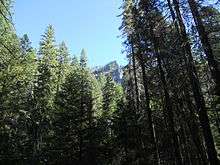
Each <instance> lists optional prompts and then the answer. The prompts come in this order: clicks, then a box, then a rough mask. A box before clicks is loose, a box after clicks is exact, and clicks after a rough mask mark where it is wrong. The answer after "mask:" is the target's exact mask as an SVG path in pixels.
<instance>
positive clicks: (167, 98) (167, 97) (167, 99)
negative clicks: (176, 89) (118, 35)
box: [152, 30, 183, 165]
mask: <svg viewBox="0 0 220 165" xmlns="http://www.w3.org/2000/svg"><path fill="white" fill-rule="evenodd" d="M153 33H154V32H153V30H152V40H153V45H154V49H155V54H156V57H157V63H158V67H159V72H160V79H161V82H162V87H163V91H164V96H165V109H166V113H167V117H168V129H169V132H170V133H171V134H172V139H173V146H174V155H175V162H177V164H178V165H182V164H183V161H182V156H181V152H180V146H179V140H178V135H177V133H176V130H175V123H174V112H173V107H172V101H171V98H170V94H169V92H168V87H167V82H166V77H165V73H164V70H163V68H162V60H161V53H160V48H159V42H158V38H157V37H156V36H155V35H154V34H153Z"/></svg>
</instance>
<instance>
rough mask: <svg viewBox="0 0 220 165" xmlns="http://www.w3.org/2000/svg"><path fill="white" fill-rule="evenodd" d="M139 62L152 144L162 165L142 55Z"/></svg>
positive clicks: (157, 159) (158, 161) (158, 162)
mask: <svg viewBox="0 0 220 165" xmlns="http://www.w3.org/2000/svg"><path fill="white" fill-rule="evenodd" d="M139 61H140V65H141V71H142V77H143V85H144V94H145V102H146V104H145V105H146V112H147V117H148V124H149V130H150V139H151V140H152V141H151V143H152V144H153V150H154V151H155V155H154V157H155V159H156V161H157V164H160V159H159V153H158V148H157V141H156V137H155V130H154V125H153V119H152V111H151V108H150V96H149V92H148V84H147V76H146V70H145V69H146V68H145V64H144V58H143V55H142V54H140V55H139Z"/></svg>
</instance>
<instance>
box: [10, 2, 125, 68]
mask: <svg viewBox="0 0 220 165" xmlns="http://www.w3.org/2000/svg"><path fill="white" fill-rule="evenodd" d="M121 1H122V0H15V4H14V22H15V27H16V30H17V33H18V34H19V35H20V36H21V35H23V34H28V36H29V38H30V40H31V41H32V46H33V47H35V48H37V47H38V45H39V41H40V39H41V35H42V34H43V33H44V31H45V28H46V27H47V25H48V24H52V25H53V26H54V28H55V32H56V41H57V43H59V42H61V41H65V42H66V44H67V46H68V48H69V50H70V53H71V54H76V55H78V54H80V51H81V49H82V48H85V49H86V51H87V55H88V59H89V64H90V66H99V65H104V64H107V63H108V62H110V61H113V60H117V61H118V62H119V64H121V65H124V64H126V60H125V59H126V58H125V55H122V54H121V51H122V50H123V47H122V39H121V37H119V38H118V37H117V36H119V35H120V31H119V30H118V28H119V26H120V24H121V18H119V17H117V15H119V14H120V13H121V10H120V9H119V7H120V5H121Z"/></svg>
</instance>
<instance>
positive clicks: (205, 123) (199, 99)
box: [171, 0, 218, 165]
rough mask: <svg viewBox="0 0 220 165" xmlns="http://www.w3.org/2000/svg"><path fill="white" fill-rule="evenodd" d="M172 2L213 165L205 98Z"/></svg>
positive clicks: (178, 15)
mask: <svg viewBox="0 0 220 165" xmlns="http://www.w3.org/2000/svg"><path fill="white" fill-rule="evenodd" d="M173 4H174V8H175V11H176V17H174V18H177V21H178V24H179V26H178V27H179V33H180V39H181V43H182V45H183V46H184V52H185V55H184V56H183V58H184V61H185V63H186V66H187V73H188V76H189V79H190V83H191V86H192V90H193V95H194V98H195V102H196V106H197V110H198V115H199V121H200V124H201V127H202V130H203V135H204V139H205V144H206V150H207V154H208V157H209V161H210V163H211V165H214V164H215V165H216V163H218V158H217V152H216V150H215V145H214V139H213V136H212V132H211V128H210V124H209V118H208V114H207V109H206V106H205V100H204V97H203V95H202V91H201V87H200V82H199V79H198V76H197V72H196V69H195V65H194V62H193V56H192V53H191V46H190V43H189V41H188V36H187V33H186V28H185V25H184V23H183V19H182V16H181V12H180V7H179V2H178V1H177V0H173ZM171 10H172V9H171ZM171 13H172V12H171ZM174 21H175V20H174ZM213 163H214V164H213Z"/></svg>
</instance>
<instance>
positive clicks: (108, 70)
mask: <svg viewBox="0 0 220 165" xmlns="http://www.w3.org/2000/svg"><path fill="white" fill-rule="evenodd" d="M93 73H94V74H95V76H96V77H99V76H100V75H105V76H108V75H110V76H111V77H112V79H113V80H114V81H115V82H116V83H119V84H121V83H122V67H120V66H119V65H118V63H117V61H112V62H110V63H108V64H107V65H105V66H103V67H95V68H94V69H93Z"/></svg>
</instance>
